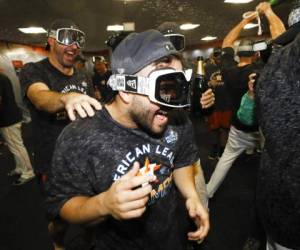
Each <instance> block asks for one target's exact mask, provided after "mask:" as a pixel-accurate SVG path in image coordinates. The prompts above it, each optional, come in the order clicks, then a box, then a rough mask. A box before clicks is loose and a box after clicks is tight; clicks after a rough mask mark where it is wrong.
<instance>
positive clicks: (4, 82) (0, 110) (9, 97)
mask: <svg viewBox="0 0 300 250" xmlns="http://www.w3.org/2000/svg"><path fill="white" fill-rule="evenodd" d="M21 128H22V113H21V110H20V109H19V107H18V106H17V104H16V100H15V95H14V91H13V88H12V84H11V81H10V80H9V78H8V77H7V76H6V75H4V74H2V73H0V132H1V135H2V137H3V139H4V140H5V142H6V143H7V146H8V148H9V150H10V152H11V153H12V154H13V156H14V159H15V164H16V167H15V168H14V169H13V170H12V171H10V172H9V173H8V176H15V175H19V176H20V177H19V178H18V179H17V180H16V181H14V182H13V185H22V184H25V183H27V182H28V181H30V180H32V179H33V178H34V176H35V175H34V173H33V169H32V166H31V162H30V158H29V155H28V152H27V149H26V148H25V146H24V143H23V139H22V130H21Z"/></svg>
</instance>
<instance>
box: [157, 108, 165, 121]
mask: <svg viewBox="0 0 300 250" xmlns="http://www.w3.org/2000/svg"><path fill="white" fill-rule="evenodd" d="M155 117H156V118H157V119H158V120H159V121H160V122H166V121H167V120H168V112H167V111H164V110H161V109H159V110H157V111H156V112H155Z"/></svg>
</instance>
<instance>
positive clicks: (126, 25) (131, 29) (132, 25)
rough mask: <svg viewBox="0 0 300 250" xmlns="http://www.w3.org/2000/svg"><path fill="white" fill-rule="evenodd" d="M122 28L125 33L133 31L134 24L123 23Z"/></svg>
mask: <svg viewBox="0 0 300 250" xmlns="http://www.w3.org/2000/svg"><path fill="white" fill-rule="evenodd" d="M123 27H124V30H125V31H135V23H134V22H126V23H123Z"/></svg>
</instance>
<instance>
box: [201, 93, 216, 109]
mask: <svg viewBox="0 0 300 250" xmlns="http://www.w3.org/2000/svg"><path fill="white" fill-rule="evenodd" d="M214 103H215V94H214V92H213V91H212V89H208V90H206V91H205V92H204V93H203V94H202V96H201V99H200V104H201V107H202V108H203V109H207V108H209V107H211V106H212V105H214Z"/></svg>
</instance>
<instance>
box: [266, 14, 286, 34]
mask: <svg viewBox="0 0 300 250" xmlns="http://www.w3.org/2000/svg"><path fill="white" fill-rule="evenodd" d="M265 16H266V17H267V19H268V21H269V24H270V25H269V27H270V32H271V37H272V39H275V38H276V37H278V36H279V35H281V34H282V33H283V32H285V27H284V24H283V22H282V21H281V19H280V18H279V17H278V16H277V15H276V14H275V13H274V12H273V11H272V10H271V9H269V10H267V11H266V12H265Z"/></svg>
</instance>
